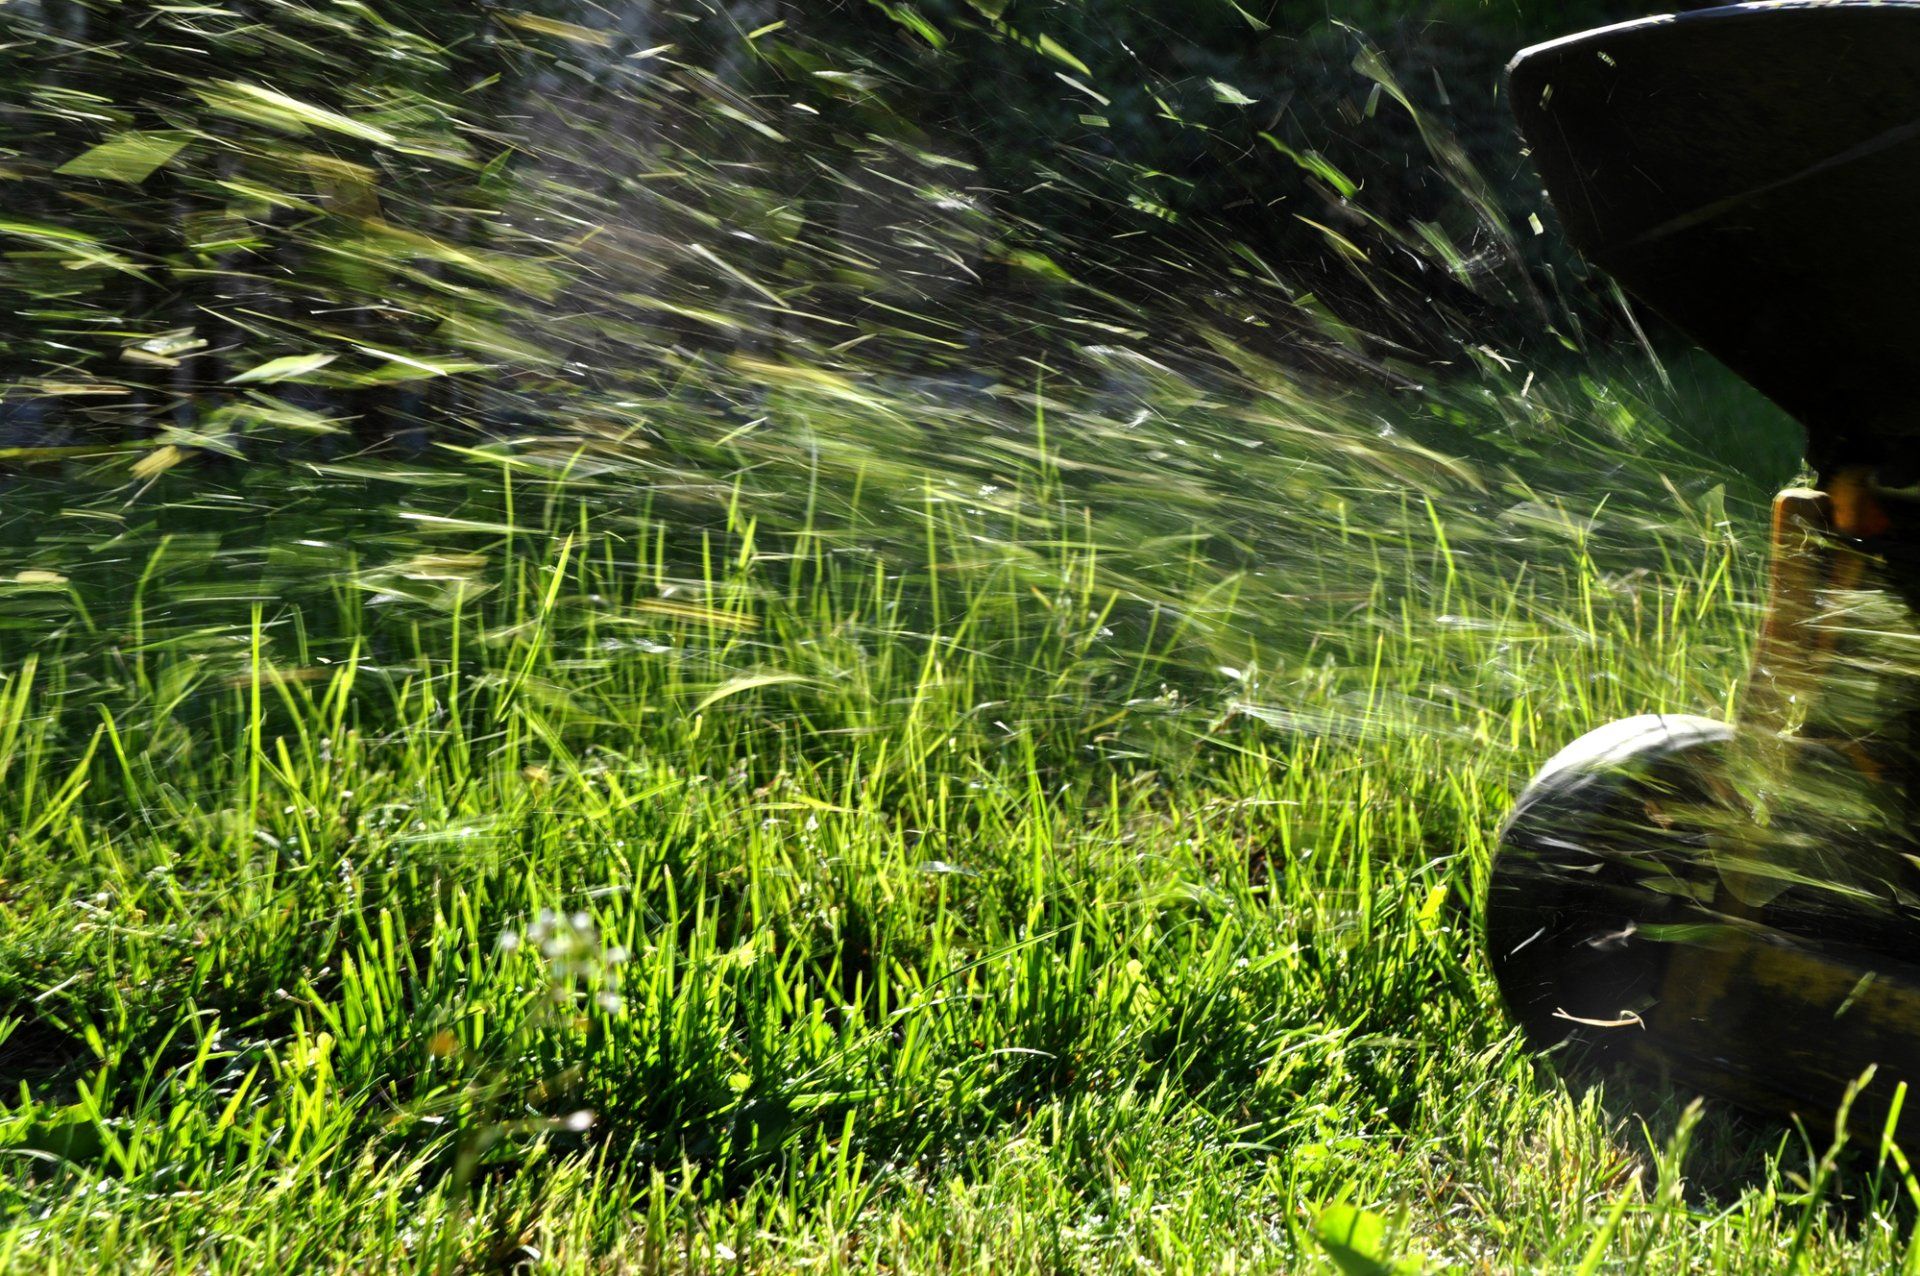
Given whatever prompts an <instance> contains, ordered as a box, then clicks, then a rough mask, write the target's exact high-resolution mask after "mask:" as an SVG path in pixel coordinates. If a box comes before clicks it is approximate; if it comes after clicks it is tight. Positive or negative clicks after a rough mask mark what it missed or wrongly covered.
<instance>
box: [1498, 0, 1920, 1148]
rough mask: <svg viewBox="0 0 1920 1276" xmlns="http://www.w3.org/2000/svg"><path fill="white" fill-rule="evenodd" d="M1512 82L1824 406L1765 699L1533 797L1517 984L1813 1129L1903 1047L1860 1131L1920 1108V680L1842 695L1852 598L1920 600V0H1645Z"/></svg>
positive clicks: (1914, 1128)
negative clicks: (1863, 696)
mask: <svg viewBox="0 0 1920 1276" xmlns="http://www.w3.org/2000/svg"><path fill="white" fill-rule="evenodd" d="M1509 85H1510V92H1511V95H1512V100H1513V106H1514V110H1515V113H1516V114H1517V116H1518V117H1519V120H1520V124H1521V129H1522V132H1523V134H1524V135H1525V138H1526V141H1527V144H1528V147H1529V150H1530V153H1531V155H1532V157H1533V159H1534V162H1535V163H1536V165H1537V166H1538V168H1539V171H1540V173H1541V175H1542V176H1543V177H1544V179H1545V181H1546V185H1547V188H1548V193H1549V195H1550V196H1551V198H1552V201H1553V204H1554V206H1555V208H1556V209H1557V210H1558V212H1559V214H1560V217H1561V220H1562V222H1563V223H1564V225H1565V227H1566V229H1567V233H1568V235H1569V237H1570V238H1571V239H1572V241H1573V243H1574V244H1575V246H1576V247H1578V248H1579V249H1580V250H1581V251H1582V252H1583V253H1584V254H1585V255H1586V256H1587V257H1588V258H1589V259H1590V260H1591V261H1593V262H1594V263H1595V264H1597V265H1599V266H1600V267H1602V268H1604V269H1605V270H1607V271H1608V272H1610V273H1611V274H1612V275H1613V276H1614V277H1615V278H1616V279H1618V280H1619V281H1620V283H1621V284H1622V285H1623V286H1624V287H1625V288H1626V289H1627V291H1628V292H1629V293H1631V294H1632V295H1633V296H1634V297H1635V298H1636V299H1638V301H1639V302H1641V303H1643V304H1645V305H1647V306H1649V307H1651V308H1652V309H1654V310H1656V311H1658V312H1659V313H1660V314H1662V315H1663V316H1665V317H1666V318H1667V319H1668V320H1669V321H1670V322H1672V323H1673V324H1674V325H1675V326H1677V327H1679V328H1680V329H1682V330H1683V331H1685V332H1686V333H1688V334H1689V335H1690V336H1692V337H1693V338H1694V339H1695V340H1697V341H1698V342H1699V343H1700V344H1701V345H1702V346H1703V347H1705V348H1706V349H1707V350H1708V351H1710V352H1712V353H1713V354H1715V355H1716V356H1718V357H1719V358H1720V359H1722V360H1723V361H1724V362H1726V363H1727V364H1728V365H1729V366H1730V367H1732V368H1733V369H1734V370H1735V371H1736V372H1738V373H1740V374H1741V375H1742V376H1744V377H1745V378H1746V379H1747V380H1749V381H1750V382H1752V383H1753V384H1754V385H1755V386H1756V387H1758V388H1759V389H1760V390H1761V391H1762V392H1764V393H1765V394H1767V395H1768V396H1769V397H1770V398H1772V399H1773V400H1774V401H1776V402H1777V403H1779V404H1780V405H1781V406H1782V407H1784V408H1786V409H1787V410H1788V411H1789V412H1791V413H1792V414H1793V415H1794V416H1795V417H1796V418H1797V419H1798V420H1800V421H1801V423H1802V424H1804V425H1805V426H1806V428H1807V433H1808V457H1809V459H1810V461H1811V462H1812V464H1813V467H1814V469H1815V471H1816V473H1817V474H1818V481H1817V485H1816V486H1815V487H1813V488H1809V489H1795V490H1792V491H1788V492H1784V493H1782V494H1781V495H1780V497H1779V498H1778V499H1777V500H1776V503H1775V509H1774V521H1773V536H1772V540H1773V546H1772V549H1773V568H1772V580H1771V589H1770V598H1769V601H1768V604H1767V611H1766V614H1765V617H1764V620H1763V622H1762V626H1761V632H1760V634H1759V636H1758V640H1757V642H1756V646H1755V652H1754V660H1753V670H1752V674H1751V677H1750V680H1749V683H1748V686H1747V689H1746V693H1745V695H1744V698H1743V702H1742V705H1741V710H1740V713H1739V714H1738V716H1737V718H1736V720H1735V721H1734V722H1732V723H1718V722H1713V721H1710V720H1707V719H1701V718H1693V717H1676V716H1670V715H1669V716H1659V715H1653V716H1648V717H1644V718H1635V719H1629V720H1627V721H1625V722H1622V723H1614V724H1612V725H1610V726H1608V727H1604V728H1602V729H1601V730H1599V731H1597V732H1594V733H1592V734H1591V735H1589V736H1587V737H1585V738H1583V739H1582V740H1580V741H1577V742H1575V743H1574V744H1573V745H1571V746H1569V747H1568V748H1567V749H1566V750H1565V751H1563V752H1562V753H1561V754H1560V755H1558V756H1556V757H1555V758H1554V759H1553V760H1552V761H1551V762H1549V763H1548V764H1547V766H1546V767H1545V768H1543V769H1542V771H1541V772H1540V774H1539V775H1538V776H1536V777H1535V779H1534V781H1533V783H1532V784H1531V785H1530V786H1529V788H1528V789H1527V791H1526V792H1525V793H1523V794H1522V795H1521V797H1520V799H1519V800H1518V802H1517V803H1516V805H1515V808H1514V812H1513V814H1512V816H1511V817H1510V818H1509V820H1508V822H1507V824H1506V826H1505V827H1504V828H1503V830H1502V833H1501V844H1500V848H1499V850H1498V852H1497V853H1496V856H1495V859H1494V863H1493V867H1492V872H1491V876H1490V887H1489V897H1488V903H1487V943H1488V952H1489V956H1490V959H1491V962H1492V965H1493V968H1494V971H1495V974H1496V976H1497V978H1498V980H1499V982H1500V985H1501V989H1502V993H1503V995H1504V996H1505V998H1506V1000H1507V1003H1508V1005H1509V1008H1510V1009H1511V1010H1512V1012H1513V1013H1514V1015H1515V1017H1516V1018H1517V1019H1518V1020H1519V1022H1520V1023H1521V1024H1522V1026H1523V1027H1524V1028H1525V1030H1526V1032H1527V1034H1528V1036H1529V1038H1530V1039H1531V1040H1532V1041H1534V1042H1535V1043H1536V1044H1538V1045H1541V1046H1550V1045H1554V1044H1558V1043H1562V1042H1571V1043H1573V1044H1574V1045H1575V1046H1577V1047H1578V1048H1579V1049H1580V1050H1582V1051H1584V1052H1586V1053H1589V1054H1597V1055H1599V1056H1602V1057H1605V1058H1610V1059H1618V1060H1622V1061H1625V1062H1628V1063H1630V1064H1633V1065H1636V1066H1639V1067H1642V1068H1646V1069H1650V1070H1653V1071H1656V1072H1659V1073H1661V1074H1664V1075H1666V1076H1668V1077H1669V1078H1670V1079H1672V1080H1673V1081H1675V1082H1677V1083H1679V1084H1681V1085H1684V1086H1688V1087H1692V1088H1696V1089H1699V1090H1703V1091H1707V1092H1710V1093H1715V1094H1718V1095H1721V1096H1723V1097H1726V1098H1729V1099H1732V1100H1734V1101H1736V1102H1739V1103H1741V1104H1744V1105H1746V1106H1748V1107H1752V1108H1756V1109H1760V1110H1764V1111H1768V1112H1773V1113H1780V1114H1791V1115H1795V1116H1798V1117H1801V1118H1804V1119H1805V1120H1807V1122H1808V1123H1809V1124H1810V1125H1817V1124H1819V1123H1823V1122H1825V1121H1827V1120H1829V1119H1831V1118H1832V1116H1833V1115H1834V1113H1835V1112H1836V1110H1837V1109H1838V1108H1839V1106H1840V1105H1841V1103H1842V1102H1843V1100H1845V1099H1846V1098H1847V1096H1848V1094H1849V1091H1850V1090H1851V1089H1853V1088H1854V1087H1855V1083H1856V1082H1857V1081H1859V1080H1860V1079H1861V1078H1862V1077H1863V1076H1866V1075H1867V1074H1868V1073H1869V1071H1871V1073H1872V1079H1871V1081H1870V1083H1868V1084H1866V1085H1864V1086H1862V1087H1859V1088H1858V1093H1857V1094H1856V1095H1855V1097H1854V1103H1853V1108H1852V1119H1853V1123H1854V1125H1855V1126H1856V1128H1860V1129H1870V1130H1872V1131H1873V1132H1874V1133H1878V1132H1879V1130H1880V1129H1881V1128H1883V1127H1885V1126H1886V1125H1888V1124H1889V1122H1891V1124H1892V1125H1893V1127H1894V1128H1896V1129H1897V1131H1898V1133H1899V1134H1900V1135H1901V1137H1902V1138H1903V1139H1915V1138H1920V1095H1915V1096H1914V1100H1913V1102H1912V1103H1911V1104H1904V1096H1903V1093H1902V1086H1903V1084H1904V1083H1908V1082H1912V1083H1920V843H1916V839H1915V838H1914V836H1913V830H1914V829H1915V828H1916V826H1917V825H1920V821H1917V820H1916V814H1917V813H1916V811H1915V810H1914V809H1913V805H1912V799H1911V790H1912V789H1913V787H1914V786H1913V784H1912V781H1913V779H1914V778H1915V776H1916V773H1917V771H1920V768H1916V765H1915V758H1916V747H1915V746H1916V744H1920V694H1915V695H1914V696H1913V703H1912V704H1905V703H1889V704H1887V705H1884V706H1882V707H1884V709H1885V712H1884V714H1882V716H1881V718H1880V719H1879V720H1877V721H1875V722H1874V723H1873V725H1871V726H1870V727H1862V726H1861V725H1860V724H1859V722H1858V721H1856V720H1855V719H1854V718H1850V717H1849V716H1848V715H1847V714H1846V713H1844V712H1840V711H1839V710H1837V709H1834V708H1833V707H1832V705H1833V703H1834V702H1836V701H1837V700H1838V699H1839V698H1840V697H1838V696H1836V695H1835V694H1834V692H1835V685H1836V683H1837V682H1838V681H1839V679H1838V678H1837V676H1836V672H1835V671H1836V667H1837V662H1838V661H1839V660H1840V659H1841V656H1840V654H1839V652H1840V649H1841V648H1843V647H1844V646H1845V644H1846V642H1847V635H1846V629H1847V626H1846V624H1845V622H1844V619H1843V618H1838V619H1837V618H1836V617H1835V615H1834V613H1835V612H1836V611H1837V610H1839V609H1838V608H1837V607H1836V602H1835V600H1836V599H1838V598H1841V597H1843V596H1846V595H1849V594H1850V593H1852V592H1855V591H1862V590H1868V589H1874V590H1882V591H1885V592H1886V593H1887V594H1888V595H1889V596H1892V597H1896V598H1900V599H1904V600H1905V605H1906V606H1908V607H1912V606H1914V605H1915V604H1916V603H1920V552H1916V548H1915V547H1916V546H1920V500H1917V499H1916V498H1917V497H1920V490H1916V483H1920V447H1916V444H1920V412H1916V411H1915V410H1914V408H1913V407H1912V405H1911V403H1910V394H1911V393H1912V388H1913V387H1915V386H1920V304H1916V299H1920V236H1916V235H1915V234H1914V233H1913V228H1912V217H1913V215H1914V210H1915V209H1916V208H1920V3H1914V2H1912V0H1860V2H1852V0H1839V2H1825V3H1776V4H1745V5H1736V6H1731V7H1728V8H1723V9H1712V10H1706V11H1702V12H1697V13H1693V14H1688V15H1685V16H1681V17H1671V18H1656V19H1649V20H1646V21H1642V22H1633V23H1627V24H1623V25H1621V26H1616V27H1608V28H1604V29H1602V30H1599V31H1593V32H1588V33H1585V34H1582V35H1577V36H1572V37H1569V38H1567V39H1564V40H1557V41H1553V42H1551V43H1549V44H1544V45H1540V46H1538V47H1536V48H1533V49H1529V50H1527V51H1525V52H1523V53H1521V54H1520V55H1519V56H1518V57H1517V58H1516V59H1515V61H1514V63H1513V66H1512V68H1511V71H1510V78H1509ZM1900 681H1901V678H1900V677H1899V676H1898V673H1897V671H1896V676H1894V677H1892V678H1891V679H1889V680H1888V683H1887V685H1888V686H1892V684H1893V683H1897V682H1900ZM1904 681H1905V683H1907V684H1914V685H1910V686H1907V687H1905V688H1904V689H1902V688H1895V689H1893V690H1886V689H1885V688H1879V689H1876V690H1875V691H1874V692H1873V693H1872V694H1873V695H1874V696H1876V697H1880V698H1882V699H1889V700H1891V701H1894V702H1898V701H1901V700H1902V698H1903V696H1904V695H1905V694H1906V693H1907V692H1920V678H1916V677H1913V676H1906V677H1905V678H1904Z"/></svg>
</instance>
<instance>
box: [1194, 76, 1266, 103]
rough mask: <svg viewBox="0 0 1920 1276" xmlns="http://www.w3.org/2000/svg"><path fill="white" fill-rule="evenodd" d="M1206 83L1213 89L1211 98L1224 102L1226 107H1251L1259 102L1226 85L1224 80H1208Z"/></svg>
mask: <svg viewBox="0 0 1920 1276" xmlns="http://www.w3.org/2000/svg"><path fill="white" fill-rule="evenodd" d="M1207 83H1208V84H1209V85H1211V86H1212V88H1213V96H1214V97H1215V98H1216V99H1218V100H1219V101H1222V102H1225V103H1226V104H1227V105H1228V106H1252V105H1253V104H1254V103H1255V102H1258V101H1259V100H1260V99H1259V98H1252V97H1248V96H1247V95H1246V94H1244V93H1242V92H1241V91H1240V90H1239V89H1236V88H1234V87H1233V86H1232V85H1231V84H1228V83H1227V82H1226V81H1225V80H1208V81H1207Z"/></svg>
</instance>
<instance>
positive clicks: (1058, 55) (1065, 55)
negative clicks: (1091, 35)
mask: <svg viewBox="0 0 1920 1276" xmlns="http://www.w3.org/2000/svg"><path fill="white" fill-rule="evenodd" d="M1034 45H1035V47H1037V48H1038V49H1039V50H1040V52H1042V53H1044V54H1046V55H1047V56H1048V57H1050V58H1053V59H1055V60H1056V61H1060V62H1064V63H1066V64H1067V65H1068V66H1070V67H1072V68H1073V69H1074V70H1076V71H1078V72H1079V73H1080V74H1082V75H1092V74H1093V68H1092V67H1090V66H1088V65H1087V64H1086V63H1085V62H1082V61H1081V60H1080V59H1079V58H1076V57H1074V56H1073V54H1071V53H1069V52H1067V49H1066V46H1064V45H1062V44H1061V43H1060V42H1059V41H1058V40H1056V39H1054V38H1053V37H1052V36H1050V35H1043V36H1041V37H1040V38H1039V39H1038V40H1036V41H1034Z"/></svg>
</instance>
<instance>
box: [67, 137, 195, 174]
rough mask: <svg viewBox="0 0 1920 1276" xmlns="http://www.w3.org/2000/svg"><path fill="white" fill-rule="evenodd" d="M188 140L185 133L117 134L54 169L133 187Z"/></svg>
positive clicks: (178, 150) (189, 138) (175, 153)
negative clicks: (124, 183) (123, 183)
mask: <svg viewBox="0 0 1920 1276" xmlns="http://www.w3.org/2000/svg"><path fill="white" fill-rule="evenodd" d="M192 140H193V139H192V138H191V137H190V136H188V135H187V134H185V133H142V132H132V133H121V134H119V135H118V136H116V137H110V138H108V139H107V140H106V141H104V142H102V143H100V145H98V146H96V147H93V148H92V149H91V150H87V151H82V152H81V153H80V154H78V155H76V156H74V157H73V158H72V159H70V160H68V161H67V162H66V163H64V164H62V165H61V166H60V167H59V168H57V169H55V170H54V171H55V172H56V173H59V174H61V175H62V176H65V177H98V178H103V179H105V180H107V181H113V182H126V183H128V184H129V185H133V186H137V185H139V184H140V183H141V182H144V181H146V180H147V179H148V178H149V177H151V176H153V174H154V172H155V171H156V170H158V169H159V168H160V167H161V166H162V165H164V164H165V163H166V162H167V161H168V160H170V159H172V158H173V157H174V156H175V155H178V154H179V153H180V151H181V149H182V148H183V147H185V146H186V144H187V143H188V142H190V141H192Z"/></svg>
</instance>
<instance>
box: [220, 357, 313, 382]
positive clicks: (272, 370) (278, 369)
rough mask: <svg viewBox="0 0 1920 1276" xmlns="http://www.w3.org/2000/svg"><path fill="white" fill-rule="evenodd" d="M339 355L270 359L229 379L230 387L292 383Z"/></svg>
mask: <svg viewBox="0 0 1920 1276" xmlns="http://www.w3.org/2000/svg"><path fill="white" fill-rule="evenodd" d="M337 358H339V356H338V355H331V354H283V355H281V356H280V357H279V358H278V359H269V360H267V361H266V362H265V363H263V364H260V365H259V366H257V367H252V368H248V369H247V370H246V371H245V372H242V373H241V374H240V375H239V376H236V377H228V378H227V384H228V385H249V384H252V383H254V382H268V381H291V380H293V379H294V378H295V377H302V376H305V375H306V374H307V373H309V372H315V371H318V370H319V369H321V368H324V367H326V366H327V365H328V364H329V363H332V362H333V361H334V360H335V359H337Z"/></svg>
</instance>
